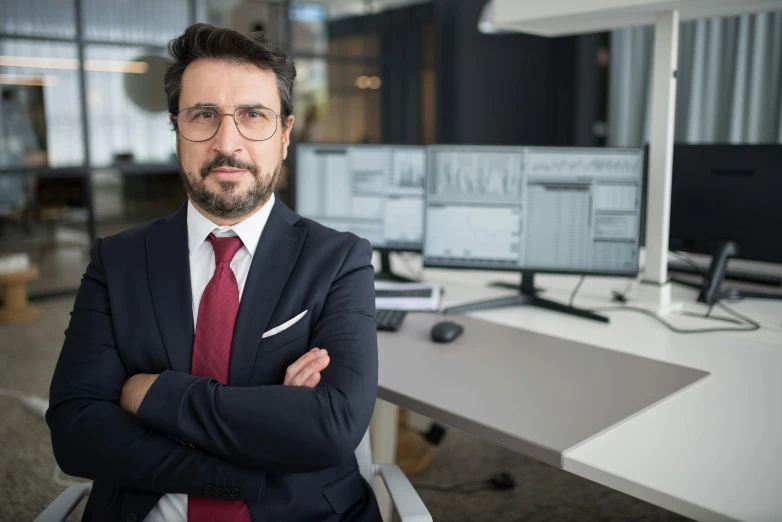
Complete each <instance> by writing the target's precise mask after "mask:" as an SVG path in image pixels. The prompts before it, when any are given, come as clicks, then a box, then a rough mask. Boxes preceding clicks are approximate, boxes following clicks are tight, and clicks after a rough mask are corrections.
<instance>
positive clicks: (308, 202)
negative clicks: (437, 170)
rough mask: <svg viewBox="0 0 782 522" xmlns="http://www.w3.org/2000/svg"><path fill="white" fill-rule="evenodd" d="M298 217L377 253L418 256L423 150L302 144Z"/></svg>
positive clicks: (298, 149) (298, 161)
mask: <svg viewBox="0 0 782 522" xmlns="http://www.w3.org/2000/svg"><path fill="white" fill-rule="evenodd" d="M296 183H297V190H296V211H297V212H298V213H299V214H300V215H302V216H304V217H307V218H310V219H314V220H315V221H318V222H320V223H321V224H323V225H325V226H328V227H330V228H334V229H336V230H341V231H346V232H353V233H354V234H356V235H358V236H360V237H363V238H366V239H368V240H369V241H370V242H371V243H372V245H373V247H375V248H394V249H400V250H408V249H411V250H420V248H421V241H422V236H423V199H424V188H425V184H426V155H425V152H424V148H423V147H416V146H388V145H336V144H335V145H328V144H300V145H297V147H296Z"/></svg>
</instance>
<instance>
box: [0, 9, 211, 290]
mask: <svg viewBox="0 0 782 522" xmlns="http://www.w3.org/2000/svg"><path fill="white" fill-rule="evenodd" d="M205 11H206V0H166V1H165V2H161V1H158V0H134V1H133V2H128V1H125V0H108V1H107V0H3V1H2V2H0V104H1V105H0V108H1V109H2V110H0V254H6V253H24V254H27V255H28V257H29V259H30V261H31V262H32V263H33V264H35V265H37V266H38V268H39V272H40V277H39V279H38V280H37V281H34V282H32V283H31V284H30V285H29V286H30V288H29V291H30V294H31V295H33V296H36V295H52V294H58V293H61V292H68V291H73V290H74V289H75V288H77V287H78V284H79V280H80V278H81V274H82V273H83V271H84V267H85V266H86V264H87V262H88V252H89V245H90V242H91V239H92V237H94V236H104V235H108V234H111V233H115V232H117V231H120V230H123V229H125V228H128V227H130V226H133V225H135V224H138V223H141V222H144V221H147V220H149V219H152V218H156V217H159V216H162V215H165V214H167V213H170V212H171V211H173V210H175V209H176V208H177V207H178V206H179V205H181V203H182V201H183V200H184V193H183V191H182V189H181V185H180V182H179V179H178V174H177V171H178V169H177V167H176V162H175V156H174V142H175V141H174V135H173V133H172V132H171V130H170V126H169V122H168V110H167V106H166V103H165V97H164V96H163V90H162V75H163V73H164V71H165V67H166V64H167V60H166V59H165V54H166V49H165V46H166V44H167V43H168V41H169V40H170V39H171V38H174V37H175V36H177V35H179V34H181V32H182V31H183V30H184V29H185V27H187V25H189V24H190V23H192V21H193V20H194V19H195V16H196V13H198V12H205ZM77 22H79V23H77ZM82 62H83V63H82ZM85 130H86V132H85Z"/></svg>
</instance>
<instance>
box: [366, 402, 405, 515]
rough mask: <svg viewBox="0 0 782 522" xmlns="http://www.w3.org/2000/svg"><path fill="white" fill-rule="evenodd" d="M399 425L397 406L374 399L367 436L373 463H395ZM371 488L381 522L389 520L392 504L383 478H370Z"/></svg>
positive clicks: (391, 513)
mask: <svg viewBox="0 0 782 522" xmlns="http://www.w3.org/2000/svg"><path fill="white" fill-rule="evenodd" d="M398 426H399V407H398V406H396V405H395V404H391V403H390V402H386V401H384V400H381V399H377V400H375V412H374V413H373V414H372V421H371V422H370V423H369V437H370V440H371V441H372V462H373V463H374V464H396V434H397V428H398ZM372 489H373V490H374V492H375V497H376V498H377V504H378V507H379V508H380V514H381V515H382V517H383V522H391V517H392V516H393V512H394V509H393V508H394V506H393V504H391V497H390V496H389V494H388V490H387V489H386V486H385V484H384V483H383V479H381V478H380V477H375V478H373V479H372Z"/></svg>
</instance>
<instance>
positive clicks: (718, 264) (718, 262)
mask: <svg viewBox="0 0 782 522" xmlns="http://www.w3.org/2000/svg"><path fill="white" fill-rule="evenodd" d="M738 253H739V246H738V245H737V244H736V243H735V242H733V241H723V242H721V243H720V244H719V246H718V250H717V253H716V254H715V255H714V256H713V257H712V258H711V265H709V272H708V274H704V276H703V283H701V284H695V283H690V282H689V281H682V280H681V279H677V278H675V277H672V278H671V281H674V282H676V283H679V284H683V285H685V286H690V287H693V288H698V289H700V293H699V294H698V302H699V303H706V304H714V303H716V302H717V301H719V300H720V299H739V298H742V297H757V298H761V299H782V294H769V293H765V292H755V291H752V290H736V289H726V288H722V282H723V281H724V280H725V275H726V273H727V267H728V260H729V259H730V258H731V257H734V256H737V255H738Z"/></svg>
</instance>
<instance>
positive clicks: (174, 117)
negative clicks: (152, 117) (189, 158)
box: [171, 105, 282, 143]
mask: <svg viewBox="0 0 782 522" xmlns="http://www.w3.org/2000/svg"><path fill="white" fill-rule="evenodd" d="M225 107H234V111H233V112H221V111H220V107H219V106H217V105H193V106H192V107H186V108H184V109H180V110H179V111H178V112H177V113H176V114H172V115H171V119H172V120H176V123H175V128H176V131H177V132H178V133H179V135H180V136H182V137H183V138H184V139H186V140H187V141H189V142H191V143H203V142H205V141H209V140H211V139H212V138H214V137H215V136H217V133H218V132H219V131H220V126H221V125H222V124H223V118H225V117H226V116H230V117H231V119H232V120H233V121H234V125H236V130H237V131H238V132H239V134H241V136H242V138H244V139H246V140H249V141H268V140H270V139H272V138H273V137H274V135H275V134H277V120H282V116H280V115H279V114H277V111H275V110H274V109H272V108H270V107H266V106H265V105H225ZM190 109H216V110H217V113H218V115H219V116H220V123H218V124H217V128H216V129H215V132H214V134H212V135H211V136H209V137H208V138H205V139H203V140H191V139H190V138H188V137H187V136H185V135H184V134H182V131H181V130H179V114H180V113H182V112H184V111H188V110H190ZM239 109H266V110H268V111H271V112H272V114H274V132H272V134H271V136H269V137H268V138H264V139H262V140H254V139H252V138H248V137H247V136H245V135H244V133H243V132H242V129H240V128H239V123H238V122H237V121H236V111H238V110H239Z"/></svg>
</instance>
